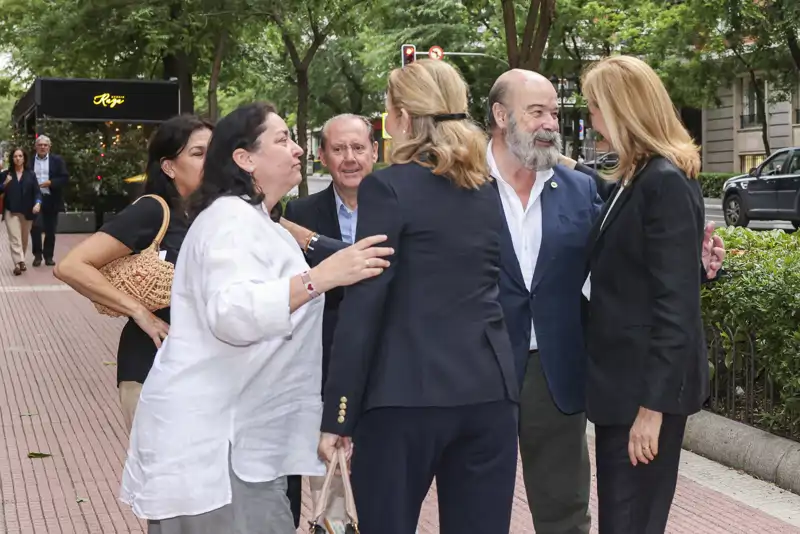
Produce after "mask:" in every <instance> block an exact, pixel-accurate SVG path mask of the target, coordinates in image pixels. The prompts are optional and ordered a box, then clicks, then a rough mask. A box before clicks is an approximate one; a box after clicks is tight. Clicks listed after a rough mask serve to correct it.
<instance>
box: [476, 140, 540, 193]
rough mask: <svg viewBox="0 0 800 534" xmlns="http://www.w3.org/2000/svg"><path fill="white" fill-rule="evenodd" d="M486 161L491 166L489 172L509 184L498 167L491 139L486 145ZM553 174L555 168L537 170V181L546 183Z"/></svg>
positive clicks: (496, 178) (493, 176)
mask: <svg viewBox="0 0 800 534" xmlns="http://www.w3.org/2000/svg"><path fill="white" fill-rule="evenodd" d="M486 163H487V164H488V166H489V173H490V174H491V175H492V178H494V179H495V180H498V181H500V182H503V183H504V184H506V185H508V182H506V181H505V180H504V179H503V177H502V176H501V175H500V169H499V168H498V167H497V161H495V159H494V153H493V152H492V140H489V145H488V146H487V147H486ZM553 174H554V171H553V169H547V170H544V171H536V182H537V183H539V182H541V183H542V184H544V183H546V182H547V181H548V180H549V179H550V178H552V177H553Z"/></svg>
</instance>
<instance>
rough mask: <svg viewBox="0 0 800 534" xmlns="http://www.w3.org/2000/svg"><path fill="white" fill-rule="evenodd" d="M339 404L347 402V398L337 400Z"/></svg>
mask: <svg viewBox="0 0 800 534" xmlns="http://www.w3.org/2000/svg"><path fill="white" fill-rule="evenodd" d="M339 402H347V397H342V398H341V399H339Z"/></svg>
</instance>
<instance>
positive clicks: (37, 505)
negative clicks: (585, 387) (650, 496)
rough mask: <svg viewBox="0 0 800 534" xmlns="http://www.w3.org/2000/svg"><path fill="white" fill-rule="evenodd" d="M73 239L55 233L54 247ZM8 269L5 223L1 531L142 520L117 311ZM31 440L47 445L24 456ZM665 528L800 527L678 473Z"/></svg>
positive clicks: (133, 528)
mask: <svg viewBox="0 0 800 534" xmlns="http://www.w3.org/2000/svg"><path fill="white" fill-rule="evenodd" d="M80 239H81V237H79V236H72V235H62V236H59V237H58V243H57V250H56V252H57V254H56V258H58V257H61V256H63V254H64V252H65V250H67V249H68V247H70V246H73V245H74V244H75V243H77V242H78V241H79V240H80ZM29 261H30V260H29ZM29 265H30V263H29ZM11 270H12V265H11V260H10V259H9V255H8V245H7V241H6V235H5V228H3V229H2V230H0V324H2V325H3V326H2V327H1V328H0V424H2V435H0V499H1V500H2V506H0V534H6V533H7V534H45V533H47V534H54V533H63V534H67V533H76V534H78V533H81V534H82V533H92V534H94V533H102V534H110V533H143V532H145V528H144V524H143V523H142V522H140V521H138V520H137V519H136V518H135V517H134V516H133V515H132V514H131V513H130V511H129V510H128V508H127V507H126V506H124V505H121V504H120V503H118V501H117V500H116V496H117V493H118V489H119V475H120V472H121V468H122V465H123V462H124V456H125V447H126V443H127V437H126V433H125V431H124V429H123V423H122V417H121V415H120V411H119V406H118V401H117V389H116V385H115V382H116V368H115V367H114V359H115V354H116V346H117V340H118V336H119V331H120V328H121V327H122V324H123V320H121V319H111V318H107V317H103V316H100V315H99V314H97V313H96V312H95V311H94V308H93V307H92V305H91V304H90V303H89V302H88V301H87V300H86V299H84V298H83V297H81V296H80V295H78V294H76V293H74V292H73V291H71V290H69V289H68V288H66V287H65V286H64V285H62V284H60V283H59V282H58V281H57V280H56V279H55V278H53V276H52V270H51V269H50V268H47V267H44V266H43V267H40V268H36V269H34V268H32V267H29V270H28V272H27V273H26V274H25V275H23V276H20V277H15V276H13V275H12V274H11ZM30 452H42V453H48V454H51V455H52V456H51V457H48V458H41V459H29V458H28V453H30ZM553 468H554V469H557V468H558V466H553ZM517 480H518V485H517V493H516V497H515V501H514V517H513V523H512V528H511V532H512V534H525V533H531V532H533V527H532V526H531V520H530V515H529V513H528V509H527V504H526V500H525V491H524V487H523V483H522V477H521V475H518V478H517ZM308 503H309V499H306V501H305V503H304V504H305V505H306V506H305V512H306V513H307V512H308ZM592 513H593V514H595V513H596V498H595V496H594V493H593V495H592ZM436 514H437V508H436V498H435V494H434V493H433V492H432V493H431V495H429V496H428V499H427V501H426V503H425V506H424V509H423V514H422V517H421V519H420V529H419V531H420V533H421V534H433V533H436V532H438V520H437V516H436ZM593 532H596V530H594V531H593ZM668 532H670V533H674V534H678V533H686V534H689V533H691V534H705V533H759V534H762V533H774V534H779V533H786V534H788V533H796V534H797V533H800V529H797V528H794V527H791V526H789V525H787V524H785V523H783V522H780V521H778V520H777V519H775V518H773V517H772V516H769V515H766V514H764V513H762V512H760V511H758V510H756V509H753V508H750V507H748V506H746V505H744V504H742V503H740V502H739V501H736V500H733V499H730V498H728V497H726V496H723V495H722V494H719V493H716V492H714V491H711V490H709V489H707V488H704V487H703V486H700V485H698V484H696V483H694V482H692V481H690V480H688V479H686V478H683V477H681V479H680V481H679V484H678V493H677V496H676V499H675V504H674V506H673V509H672V515H671V518H670V526H669V528H668ZM481 534H494V533H481Z"/></svg>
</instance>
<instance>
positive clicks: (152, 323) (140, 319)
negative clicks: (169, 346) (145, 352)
mask: <svg viewBox="0 0 800 534" xmlns="http://www.w3.org/2000/svg"><path fill="white" fill-rule="evenodd" d="M131 319H133V320H134V321H136V324H137V325H139V328H141V329H142V330H143V331H144V333H145V334H147V335H148V336H150V339H152V340H153V343H155V344H156V347H158V348H159V349H160V348H161V341H162V340H163V339H164V338H166V337H167V334H169V325H168V324H167V323H166V322H164V321H162V320H161V319H159V318H158V317H156V316H155V315H153V313H152V312H150V310H148V309H147V308H145V307H144V306H142V307H141V308H139V309H138V310H136V312H135V313H133V315H131Z"/></svg>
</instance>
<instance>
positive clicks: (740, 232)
mask: <svg viewBox="0 0 800 534" xmlns="http://www.w3.org/2000/svg"><path fill="white" fill-rule="evenodd" d="M717 233H718V234H719V235H720V236H722V238H723V239H724V240H725V247H726V248H727V250H728V256H727V258H726V260H725V271H726V273H725V275H724V276H723V277H722V278H721V279H720V280H719V281H718V282H716V283H713V284H710V285H708V286H706V287H704V288H703V293H702V303H703V320H704V322H705V325H706V326H707V327H711V328H714V329H716V330H717V331H719V332H726V331H728V332H733V333H734V335H733V336H730V335H723V345H725V349H726V354H727V355H728V356H726V359H725V365H726V367H730V366H736V367H737V368H738V369H737V372H739V373H741V374H742V375H744V371H745V370H744V369H743V367H744V363H743V361H742V360H743V356H742V355H743V354H749V351H752V352H753V354H754V355H755V359H754V361H755V368H754V371H755V374H756V376H757V377H759V380H761V382H760V384H762V385H763V384H765V383H767V384H769V385H767V386H758V387H762V389H766V388H771V392H774V394H775V397H774V406H772V407H765V406H759V405H758V402H756V412H757V413H756V417H757V419H756V421H757V422H759V423H760V424H761V426H764V427H766V428H768V429H770V430H774V431H777V432H779V433H782V434H786V435H789V436H790V437H794V438H795V439H797V438H800V239H799V238H798V236H797V234H796V233H795V234H787V233H785V232H783V231H781V230H773V231H769V232H756V231H752V230H748V229H746V228H725V229H721V230H718V232H717ZM751 343H752V345H751ZM767 377H768V379H769V382H767V381H766V378H767Z"/></svg>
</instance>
